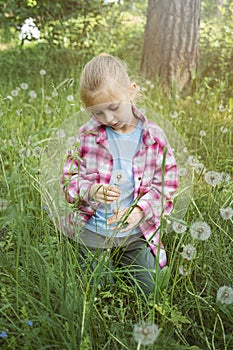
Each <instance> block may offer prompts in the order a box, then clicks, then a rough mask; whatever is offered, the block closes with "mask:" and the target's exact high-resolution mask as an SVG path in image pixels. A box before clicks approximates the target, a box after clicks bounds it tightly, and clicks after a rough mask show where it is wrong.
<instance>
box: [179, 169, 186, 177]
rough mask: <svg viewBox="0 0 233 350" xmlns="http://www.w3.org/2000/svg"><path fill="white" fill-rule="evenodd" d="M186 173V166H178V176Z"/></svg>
mask: <svg viewBox="0 0 233 350" xmlns="http://www.w3.org/2000/svg"><path fill="white" fill-rule="evenodd" d="M186 174H187V169H186V168H178V175H179V176H185V175H186Z"/></svg>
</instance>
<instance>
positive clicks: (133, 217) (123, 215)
mask: <svg viewBox="0 0 233 350" xmlns="http://www.w3.org/2000/svg"><path fill="white" fill-rule="evenodd" d="M129 209H130V208H124V209H122V210H120V211H119V212H117V211H116V210H114V211H113V212H114V215H113V216H111V217H110V218H109V219H108V220H107V225H111V224H118V225H117V226H116V227H114V228H113V229H119V230H120V232H122V233H123V232H126V231H129V230H132V229H133V228H134V227H135V226H137V225H138V224H139V223H140V222H141V221H142V219H143V218H144V213H143V211H142V209H141V208H140V207H138V206H136V207H135V208H134V209H133V210H132V211H131V212H130V214H129V215H127V212H128V211H129ZM123 227H124V228H123ZM121 228H122V229H121Z"/></svg>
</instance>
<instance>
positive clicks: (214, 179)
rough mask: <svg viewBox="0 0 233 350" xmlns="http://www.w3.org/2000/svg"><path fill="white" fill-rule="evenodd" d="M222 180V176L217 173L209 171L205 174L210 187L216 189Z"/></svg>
mask: <svg viewBox="0 0 233 350" xmlns="http://www.w3.org/2000/svg"><path fill="white" fill-rule="evenodd" d="M221 180H222V178H221V174H220V173H218V172H216V171H208V172H207V173H205V182H206V183H207V184H208V185H211V186H213V187H215V186H216V185H218V184H219V183H220V182H221Z"/></svg>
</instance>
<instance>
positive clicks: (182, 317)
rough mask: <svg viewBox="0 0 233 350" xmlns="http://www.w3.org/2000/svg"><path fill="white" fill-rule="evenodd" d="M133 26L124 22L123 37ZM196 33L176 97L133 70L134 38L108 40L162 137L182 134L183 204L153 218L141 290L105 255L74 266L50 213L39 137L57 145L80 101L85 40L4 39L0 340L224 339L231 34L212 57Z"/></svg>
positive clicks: (76, 344) (229, 333)
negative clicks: (155, 239)
mask: <svg viewBox="0 0 233 350" xmlns="http://www.w3.org/2000/svg"><path fill="white" fill-rule="evenodd" d="M212 28H213V27H212ZM128 30H129V31H130V30H131V28H129V29H128ZM141 31H142V27H141V26H139V29H138V32H137V28H136V29H135V26H134V32H133V34H132V36H131V38H129V37H128V40H131V45H132V47H133V44H134V43H135V45H136V42H137V38H138V37H139V36H140V33H141ZM205 33H206V32H205V30H204V29H203V31H202V34H203V36H202V37H201V38H202V40H203V38H206V37H205ZM214 33H215V32H214V31H213V33H212V36H213V35H214ZM220 34H221V33H220V31H218V32H217V34H216V35H218V41H217V42H218V44H219V43H220V44H221V45H223V43H225V42H226V37H224V39H223V38H222V41H221V40H220V39H221V38H220V39H219V35H220ZM206 43H207V39H206V40H205V43H204V40H203V41H201V45H202V52H203V55H202V56H201V58H202V61H201V68H200V72H199V75H198V76H195V77H194V78H193V88H192V89H191V91H190V92H189V93H186V94H185V95H184V96H177V95H176V96H174V97H172V96H170V97H167V96H165V95H164V94H163V93H162V91H161V89H160V88H159V84H158V82H151V81H148V80H146V79H143V78H142V77H141V76H140V73H139V68H138V67H139V64H140V60H139V57H138V50H135V52H134V50H132V51H131V55H130V57H129V58H128V57H127V50H126V46H124V45H126V41H123V40H122V41H121V47H115V46H114V48H113V49H112V53H113V54H116V55H120V56H121V57H122V58H124V59H125V60H126V62H128V65H129V72H132V74H133V75H134V77H135V80H136V81H137V80H138V85H139V86H140V91H141V94H140V95H141V96H140V101H139V102H138V103H139V104H140V107H143V108H145V109H146V110H148V111H150V115H151V118H150V117H149V119H154V120H155V121H156V122H158V123H159V122H160V121H161V122H163V123H164V121H165V124H166V125H170V127H167V128H168V129H167V133H168V137H169V135H170V136H171V134H172V133H173V131H172V130H176V131H177V133H178V134H179V135H180V137H181V141H182V142H181V146H182V147H181V148H180V149H179V154H178V155H177V156H178V157H179V159H181V160H180V164H181V163H182V159H184V160H185V162H184V164H183V165H182V164H181V166H180V170H179V171H180V172H179V179H180V184H181V187H182V186H183V187H184V188H185V187H186V185H187V184H188V188H189V191H188V192H187V193H188V195H186V196H184V197H182V194H181V195H180V197H179V196H178V198H181V199H180V200H179V202H178V198H176V199H175V201H176V200H177V202H178V203H179V208H178V209H180V207H181V209H182V210H183V211H182V210H181V211H182V215H180V216H179V215H178V216H177V217H176V215H175V214H176V213H175V212H174V215H173V214H172V215H171V217H170V226H169V227H167V226H166V224H165V223H163V225H162V228H161V230H162V235H163V241H164V243H165V246H166V250H167V251H168V266H167V267H166V268H164V269H163V270H162V272H161V273H160V275H159V276H157V275H156V276H155V279H156V290H155V291H154V292H153V293H152V295H151V296H150V297H149V298H148V297H147V296H146V295H145V294H143V293H142V292H139V291H138V289H137V288H136V287H135V286H132V285H129V284H128V283H127V281H126V280H125V278H124V271H121V270H119V271H115V272H114V277H115V283H114V284H111V283H106V284H104V285H101V284H100V281H101V276H102V275H101V274H103V271H105V272H104V273H105V274H106V270H104V269H103V266H104V262H103V261H100V263H99V264H98V265H97V267H96V271H95V274H94V275H93V278H94V281H95V283H94V284H93V285H92V284H91V283H90V282H91V281H90V279H88V278H87V275H88V274H85V272H83V271H81V269H80V266H79V262H78V249H79V246H78V244H77V243H76V242H75V240H67V238H66V237H65V236H64V234H63V233H62V232H60V231H59V230H58V228H57V227H56V225H55V224H54V220H53V218H51V212H50V211H49V210H48V209H49V208H48V203H47V202H46V194H45V188H44V187H43V185H42V183H41V179H43V178H44V177H43V174H45V173H46V174H47V175H48V176H49V172H50V171H51V172H53V171H54V167H53V168H52V166H56V161H55V162H54V159H53V162H54V163H51V164H49V163H43V161H42V159H43V157H44V156H45V155H46V151H47V150H48V145H51V140H52V145H53V146H54V145H55V147H59V144H60V143H62V142H63V141H64V139H65V140H66V138H67V130H64V126H65V125H66V120H67V119H68V118H70V117H71V116H72V115H74V113H76V114H77V116H80V115H81V114H80V113H82V112H83V109H82V106H81V104H80V102H79V97H78V86H79V75H80V71H81V68H82V66H83V64H84V62H85V61H86V60H87V57H88V52H87V53H85V52H84V53H82V52H81V53H80V52H79V51H78V50H75V49H71V48H51V47H47V46H46V45H44V44H43V43H41V44H37V43H28V44H26V45H24V46H19V45H18V44H14V45H12V47H9V46H7V45H6V46H4V47H2V50H1V51H0V66H1V81H0V120H1V130H0V135H1V155H0V166H1V177H0V216H1V217H0V348H1V349H3V350H19V349H22V350H33V349H36V350H44V349H57V350H68V349H69V350H76V349H81V350H91V349H93V350H97V349H100V350H104V349H112V350H114V349H116V350H119V349H130V350H131V349H132V350H133V349H156V350H169V349H171V350H172V349H177V350H181V349H187V350H191V349H192V350H198V349H201V350H231V349H233V271H232V266H233V254H232V251H233V235H232V233H233V227H232V217H233V206H232V189H233V188H232V165H233V164H232V112H233V94H232V82H233V75H232V71H231V65H232V63H231V60H232V58H231V59H229V62H228V64H223V63H224V62H225V63H226V62H227V59H228V57H232V56H231V55H232V49H231V47H232V45H229V47H228V48H226V47H225V51H221V52H222V57H221V59H219V60H216V59H215V58H216V56H214V55H216V52H217V51H215V49H216V45H217V44H216V41H213V42H211V41H208V45H209V46H208V50H207V49H206V47H205V50H204V49H203V48H204V44H206ZM220 44H219V45H220ZM99 45H100V44H99ZM127 45H128V43H127ZM224 45H225V44H224ZM217 49H219V47H217ZM217 49H216V50H217ZM102 50H103V51H106V47H101V46H99V51H102ZM229 50H231V52H230V51H229ZM124 51H125V52H126V54H125V56H124ZM211 52H212V54H211ZM208 55H209V56H208ZM211 55H212V56H211ZM135 62H136V64H135ZM71 131H73V132H75V130H71ZM165 131H166V130H165ZM69 132H70V131H69ZM170 133H171V134H170ZM54 135H56V141H54V142H53V140H54ZM174 135H176V134H172V136H174ZM174 137H175V136H174ZM60 160H61V159H60ZM45 164H47V167H46V169H45ZM59 165H60V164H59V162H58V165H57V166H58V169H59ZM50 167H51V168H50ZM55 170H56V169H55ZM46 190H48V191H49V190H50V188H49V186H47V187H46ZM55 203H56V202H55ZM182 205H183V207H182ZM177 206H178V204H177ZM175 208H176V206H175ZM56 215H58V216H59V213H58V214H56ZM177 218H178V219H177ZM108 258H109V257H108V252H106V256H105V261H106V260H108ZM87 272H88V267H87Z"/></svg>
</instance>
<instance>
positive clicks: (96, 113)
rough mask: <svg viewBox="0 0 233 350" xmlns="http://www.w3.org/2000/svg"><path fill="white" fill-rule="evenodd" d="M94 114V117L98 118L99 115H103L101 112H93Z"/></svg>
mask: <svg viewBox="0 0 233 350" xmlns="http://www.w3.org/2000/svg"><path fill="white" fill-rule="evenodd" d="M94 114H95V115H96V116H100V115H102V114H103V112H102V111H98V112H94Z"/></svg>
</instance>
